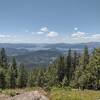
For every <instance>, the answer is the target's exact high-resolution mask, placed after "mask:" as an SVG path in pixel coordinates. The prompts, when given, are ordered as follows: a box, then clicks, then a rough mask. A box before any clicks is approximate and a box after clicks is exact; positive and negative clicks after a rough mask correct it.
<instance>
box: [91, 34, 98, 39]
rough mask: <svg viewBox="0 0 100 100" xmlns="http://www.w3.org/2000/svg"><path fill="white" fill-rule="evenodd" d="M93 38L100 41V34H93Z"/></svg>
mask: <svg viewBox="0 0 100 100" xmlns="http://www.w3.org/2000/svg"><path fill="white" fill-rule="evenodd" d="M91 37H92V38H96V39H100V34H93V35H92V36H91Z"/></svg>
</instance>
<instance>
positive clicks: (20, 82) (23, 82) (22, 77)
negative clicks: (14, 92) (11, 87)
mask: <svg viewBox="0 0 100 100" xmlns="http://www.w3.org/2000/svg"><path fill="white" fill-rule="evenodd" d="M27 75H28V74H27V72H26V70H25V68H24V65H23V64H20V67H19V70H18V78H17V86H18V87H19V88H23V87H26V86H27Z"/></svg>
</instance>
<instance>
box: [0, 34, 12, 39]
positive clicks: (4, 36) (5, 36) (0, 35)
mask: <svg viewBox="0 0 100 100" xmlns="http://www.w3.org/2000/svg"><path fill="white" fill-rule="evenodd" d="M10 37H11V36H10V35H3V34H0V38H10Z"/></svg>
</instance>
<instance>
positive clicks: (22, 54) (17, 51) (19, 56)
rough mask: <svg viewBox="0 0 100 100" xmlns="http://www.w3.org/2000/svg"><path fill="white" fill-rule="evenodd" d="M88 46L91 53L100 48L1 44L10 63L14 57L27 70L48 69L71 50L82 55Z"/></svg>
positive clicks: (92, 43) (93, 44)
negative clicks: (35, 68)
mask: <svg viewBox="0 0 100 100" xmlns="http://www.w3.org/2000/svg"><path fill="white" fill-rule="evenodd" d="M85 45H87V46H88V48H89V53H91V52H92V51H93V49H94V48H98V47H100V42H89V43H76V44H65V43H57V44H27V43H26V44H25V43H24V44H7V43H0V48H5V50H6V54H7V55H8V62H10V63H11V62H12V59H13V57H15V58H16V61H17V63H18V64H20V63H24V66H25V68H27V69H30V70H31V69H32V68H33V67H37V66H42V67H47V66H48V65H49V64H50V63H52V62H53V61H54V60H55V59H56V58H58V57H59V56H61V55H66V54H67V52H68V50H69V48H71V52H72V54H73V52H74V51H75V50H76V51H77V52H78V53H82V52H83V49H84V46H85Z"/></svg>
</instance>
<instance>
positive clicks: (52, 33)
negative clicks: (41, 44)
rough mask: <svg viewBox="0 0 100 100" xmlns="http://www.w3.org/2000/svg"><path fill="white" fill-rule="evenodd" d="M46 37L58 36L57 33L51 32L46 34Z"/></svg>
mask: <svg viewBox="0 0 100 100" xmlns="http://www.w3.org/2000/svg"><path fill="white" fill-rule="evenodd" d="M47 36H48V37H56V36H58V33H57V32H54V31H51V32H49V33H48V34H47Z"/></svg>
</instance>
